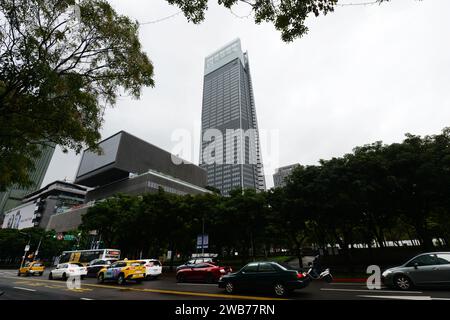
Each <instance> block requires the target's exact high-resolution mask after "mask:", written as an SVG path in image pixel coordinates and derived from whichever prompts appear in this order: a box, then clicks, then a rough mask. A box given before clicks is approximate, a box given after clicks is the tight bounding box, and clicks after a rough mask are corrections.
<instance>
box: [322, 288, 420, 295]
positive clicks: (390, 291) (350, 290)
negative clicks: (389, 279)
mask: <svg viewBox="0 0 450 320" xmlns="http://www.w3.org/2000/svg"><path fill="white" fill-rule="evenodd" d="M320 290H322V291H348V292H386V293H397V294H399V293H415V294H420V293H422V292H421V291H394V290H370V289H334V288H333V289H329V288H320Z"/></svg>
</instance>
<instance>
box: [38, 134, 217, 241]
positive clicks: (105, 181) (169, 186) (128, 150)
mask: <svg viewBox="0 0 450 320" xmlns="http://www.w3.org/2000/svg"><path fill="white" fill-rule="evenodd" d="M99 146H100V149H101V153H100V154H98V153H97V152H92V151H90V150H86V151H85V152H84V153H83V156H82V159H81V162H80V165H79V168H78V172H77V177H76V183H80V184H84V185H87V186H89V187H92V189H91V190H89V191H88V192H87V194H86V199H85V204H84V205H82V206H78V207H76V208H73V209H70V210H67V211H65V212H62V213H60V214H56V215H54V216H52V217H51V219H50V221H49V223H48V225H47V230H55V231H56V232H67V231H70V230H74V229H76V228H78V226H79V225H80V224H81V222H82V217H83V215H84V214H86V213H87V211H88V210H89V208H90V207H91V206H93V205H94V204H95V203H96V202H98V201H102V200H104V199H107V198H110V197H113V196H114V195H116V194H119V193H123V194H130V195H141V194H145V193H149V192H157V191H158V190H159V189H160V188H162V189H163V190H164V191H166V192H168V193H173V194H178V195H185V194H202V193H208V192H210V191H209V190H207V189H205V188H204V187H205V186H206V171H205V170H203V169H202V168H200V167H198V166H196V165H194V164H192V163H189V162H186V161H184V160H182V159H180V158H178V157H176V156H174V155H172V154H170V153H169V152H167V151H165V150H162V149H160V148H158V147H156V146H154V145H152V144H150V143H148V142H145V141H143V140H141V139H139V138H137V137H135V136H133V135H131V134H129V133H126V132H124V131H121V132H119V133H117V134H115V135H113V136H111V137H109V138H107V139H105V140H103V141H102V142H100V144H99Z"/></svg>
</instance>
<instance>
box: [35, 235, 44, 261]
mask: <svg viewBox="0 0 450 320" xmlns="http://www.w3.org/2000/svg"><path fill="white" fill-rule="evenodd" d="M42 237H43V236H41V238H40V239H39V244H38V246H37V249H36V251H35V252H34V260H37V256H38V254H39V248H40V247H41V242H42Z"/></svg>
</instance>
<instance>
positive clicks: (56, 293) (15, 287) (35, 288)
mask: <svg viewBox="0 0 450 320" xmlns="http://www.w3.org/2000/svg"><path fill="white" fill-rule="evenodd" d="M47 275H48V273H47V272H46V273H45V274H44V275H43V276H42V277H37V276H36V277H23V276H22V277H18V276H17V271H16V270H0V291H3V292H4V294H3V295H1V296H0V300H183V299H184V300H210V299H212V300H222V299H226V300H236V299H239V300H261V301H262V300H267V299H274V297H271V296H264V295H258V294H255V293H248V292H247V293H240V294H236V295H228V294H226V293H224V291H223V290H222V289H219V288H218V287H217V285H215V284H202V283H176V281H175V279H174V276H173V275H170V274H163V275H162V276H161V278H159V279H158V280H151V281H145V282H143V283H141V284H135V283H128V284H126V285H124V286H119V285H117V284H115V283H105V284H98V283H97V282H96V279H85V280H82V281H81V288H79V289H69V288H68V287H67V285H66V283H65V282H63V281H60V280H48V276H47ZM288 299H296V300H322V299H326V300H367V299H376V300H450V290H417V291H409V292H401V291H396V290H391V289H387V288H382V289H381V290H369V289H367V287H366V286H365V285H364V284H358V283H332V284H326V283H322V282H314V283H312V284H311V285H310V286H309V287H308V288H305V289H303V290H298V291H296V292H295V293H294V294H293V295H292V296H289V297H288Z"/></svg>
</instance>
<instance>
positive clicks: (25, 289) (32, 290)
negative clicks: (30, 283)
mask: <svg viewBox="0 0 450 320" xmlns="http://www.w3.org/2000/svg"><path fill="white" fill-rule="evenodd" d="M13 288H14V289H19V290H24V291H31V292H35V291H36V290H34V289H28V288H22V287H13Z"/></svg>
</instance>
